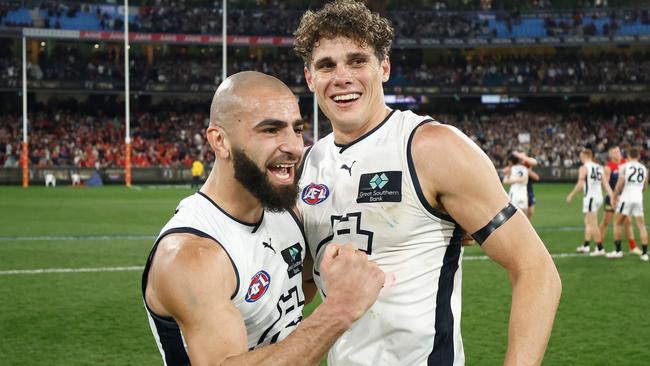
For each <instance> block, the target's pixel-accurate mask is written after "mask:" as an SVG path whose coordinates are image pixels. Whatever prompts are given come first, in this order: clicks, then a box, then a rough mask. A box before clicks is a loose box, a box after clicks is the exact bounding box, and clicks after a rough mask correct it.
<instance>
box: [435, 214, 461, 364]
mask: <svg viewBox="0 0 650 366" xmlns="http://www.w3.org/2000/svg"><path fill="white" fill-rule="evenodd" d="M463 233H464V231H463V228H461V227H460V225H456V227H455V228H454V234H453V235H452V237H451V241H450V242H449V246H448V247H447V250H446V251H445V256H444V259H443V260H442V268H441V269H440V278H439V279H438V294H437V296H436V324H435V330H436V335H435V337H434V339H433V350H432V351H431V353H430V354H429V357H428V360H427V365H453V364H454V354H455V351H454V313H453V312H452V309H451V296H452V294H453V292H454V277H455V276H456V271H457V270H458V262H459V261H460V251H461V246H462V244H461V238H462V237H463Z"/></svg>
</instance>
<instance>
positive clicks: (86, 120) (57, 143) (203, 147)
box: [0, 111, 214, 168]
mask: <svg viewBox="0 0 650 366" xmlns="http://www.w3.org/2000/svg"><path fill="white" fill-rule="evenodd" d="M31 118H33V122H32V127H31V129H30V136H29V141H30V145H29V160H30V164H32V165H33V166H36V167H52V166H73V167H80V168H94V167H96V164H99V166H100V167H102V168H103V167H115V166H124V151H125V148H124V121H123V119H122V118H115V117H107V116H90V115H82V114H79V113H66V112H63V111H59V112H52V113H43V112H39V113H36V114H34V115H31ZM132 121H133V125H132V128H131V130H132V141H131V146H132V164H133V166H135V167H143V168H145V167H158V166H165V167H185V168H189V167H190V166H191V165H192V161H193V159H195V158H199V159H200V160H201V161H203V162H205V163H208V164H210V163H211V162H212V160H213V159H214V154H210V153H209V152H210V149H209V146H208V144H207V142H206V141H205V139H204V137H203V134H204V131H205V126H206V123H207V115H204V114H198V113H184V114H180V113H174V112H157V113H155V114H153V113H137V114H136V115H135V116H133V117H132ZM0 126H1V127H0V166H4V167H16V166H18V164H19V158H20V146H21V145H20V141H21V137H22V119H21V118H20V116H2V117H0Z"/></svg>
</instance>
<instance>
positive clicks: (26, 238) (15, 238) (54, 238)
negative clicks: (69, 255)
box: [0, 235, 156, 241]
mask: <svg viewBox="0 0 650 366" xmlns="http://www.w3.org/2000/svg"><path fill="white" fill-rule="evenodd" d="M155 239H156V236H154V235H89V236H77V235H62V236H56V235H48V236H0V241H57V240H60V241H79V240H155Z"/></svg>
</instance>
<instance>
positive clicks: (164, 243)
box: [150, 234, 237, 296]
mask: <svg viewBox="0 0 650 366" xmlns="http://www.w3.org/2000/svg"><path fill="white" fill-rule="evenodd" d="M150 278H151V279H152V281H150V284H151V285H152V286H153V287H154V288H156V287H157V288H156V289H155V291H156V293H161V292H164V293H167V294H174V293H177V292H182V291H183V290H184V289H186V288H188V287H193V286H199V287H200V286H206V285H207V286H209V285H211V284H215V283H218V284H220V286H219V287H222V289H223V290H225V293H226V294H227V295H228V296H230V294H234V292H235V290H236V287H237V274H236V272H235V268H234V263H232V262H231V260H230V257H229V256H228V253H226V251H225V250H224V249H223V248H222V247H221V246H220V245H218V244H217V243H216V242H215V241H214V240H212V239H209V238H202V237H198V236H196V235H192V234H171V235H168V236H166V237H164V238H163V239H162V240H161V241H160V243H159V244H158V248H157V250H156V253H155V255H154V257H153V259H152V264H151V270H150Z"/></svg>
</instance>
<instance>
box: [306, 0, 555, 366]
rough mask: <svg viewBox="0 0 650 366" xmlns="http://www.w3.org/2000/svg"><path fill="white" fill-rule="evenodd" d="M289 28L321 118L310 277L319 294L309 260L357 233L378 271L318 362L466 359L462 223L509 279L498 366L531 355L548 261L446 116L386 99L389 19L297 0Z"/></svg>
mask: <svg viewBox="0 0 650 366" xmlns="http://www.w3.org/2000/svg"><path fill="white" fill-rule="evenodd" d="M295 36H296V40H295V45H294V46H295V51H296V53H297V54H298V55H299V56H300V57H301V58H302V59H303V61H304V63H305V67H304V73H305V77H306V81H307V84H308V86H309V89H310V90H311V91H312V92H313V93H314V94H315V97H316V98H317V101H318V104H319V106H320V108H321V110H322V111H323V113H324V114H325V115H326V116H327V118H328V119H329V120H330V122H331V124H332V128H333V133H332V134H330V135H328V136H326V137H325V138H323V139H322V140H320V141H318V142H317V143H316V144H315V145H314V146H313V147H312V148H311V149H310V150H308V151H306V153H305V157H304V164H303V172H302V176H301V179H300V188H301V192H302V193H301V199H300V200H299V201H298V206H299V210H300V212H301V215H302V217H303V223H304V226H305V233H306V237H307V241H308V245H309V247H310V252H311V254H312V256H313V257H314V262H315V264H314V275H315V277H314V279H315V281H316V283H317V285H318V286H319V289H320V291H321V296H323V298H325V299H327V296H328V286H326V285H327V284H325V283H323V281H322V278H321V276H320V274H321V273H320V270H321V262H322V259H323V253H324V252H325V248H326V247H327V246H328V245H329V244H330V243H332V242H352V243H355V245H356V246H357V248H358V250H360V251H363V252H365V253H367V254H368V255H369V257H370V260H372V261H375V262H376V263H377V264H378V265H379V267H380V268H381V269H382V270H383V271H384V273H386V278H387V281H386V283H385V285H384V288H383V289H382V292H381V293H380V295H379V298H378V300H377V302H376V303H375V304H374V305H373V306H372V307H371V309H370V310H369V311H368V312H367V313H366V314H365V315H364V316H363V317H362V318H361V319H359V320H358V321H357V322H355V324H354V325H353V326H352V327H351V328H350V329H349V330H348V331H347V332H346V333H344V335H343V336H342V337H341V338H339V340H338V341H337V342H336V343H335V344H334V346H332V348H331V349H330V352H329V356H328V363H329V364H330V365H346V366H349V365H427V364H428V365H462V364H464V359H465V356H464V352H463V344H462V340H461V336H460V312H461V292H460V291H461V268H460V265H461V261H462V255H463V249H462V244H461V242H462V236H463V233H464V230H466V231H467V232H469V233H473V234H472V236H473V237H474V238H475V239H476V241H477V242H478V243H479V244H481V245H482V249H483V250H484V251H485V253H486V254H487V255H488V256H489V257H490V258H492V259H493V260H494V261H496V262H497V263H499V264H500V265H502V266H503V267H504V268H505V269H506V271H507V272H508V275H509V277H510V280H511V282H512V287H513V292H512V308H511V314H510V324H509V337H508V350H507V353H506V355H505V364H508V365H515V364H517V365H519V364H527V365H528V364H530V365H532V364H539V363H541V361H542V358H543V355H544V351H545V349H546V345H547V342H548V339H549V336H550V333H551V328H552V325H553V320H554V317H555V312H556V309H557V305H558V302H559V298H560V292H561V283H560V278H559V275H558V272H557V269H556V268H555V265H554V263H553V260H552V259H551V256H550V255H549V253H548V251H547V250H546V248H545V247H544V244H543V243H542V241H541V240H540V238H539V237H538V235H537V234H536V233H535V231H534V229H533V228H532V227H531V225H530V223H529V222H528V220H527V218H526V215H525V214H524V213H522V212H521V211H520V210H518V209H516V208H515V207H514V206H513V205H512V204H511V203H510V202H509V200H508V195H507V194H506V193H505V191H504V190H503V187H502V185H501V182H500V181H499V177H498V175H497V173H496V170H495V168H494V166H493V165H492V163H491V162H490V159H489V158H488V157H487V156H486V155H485V153H483V151H481V149H480V148H479V147H478V146H477V145H476V144H474V143H473V142H472V141H471V140H470V139H469V138H468V137H467V136H465V135H464V134H463V133H462V132H460V131H458V130H457V129H455V128H454V127H451V126H446V125H443V124H439V123H437V122H435V121H434V120H433V119H432V118H431V117H428V116H418V115H416V114H414V113H412V112H411V111H399V110H392V109H391V108H389V107H388V106H387V105H386V104H385V102H384V92H383V85H382V83H383V82H386V81H387V80H388V78H389V76H390V68H391V64H390V60H389V51H390V46H391V43H392V38H393V29H392V27H391V25H390V22H389V21H388V20H387V19H384V18H382V17H381V16H379V15H378V14H373V13H371V12H370V11H369V10H368V8H366V6H365V5H363V4H362V3H360V2H356V1H351V0H337V1H334V2H332V3H328V4H327V5H325V6H324V7H323V8H322V9H321V10H319V11H315V12H313V11H307V12H306V13H305V14H304V15H303V17H302V19H301V22H300V25H299V27H298V29H297V31H296V32H295ZM470 306H472V304H470ZM477 310H478V309H477Z"/></svg>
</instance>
